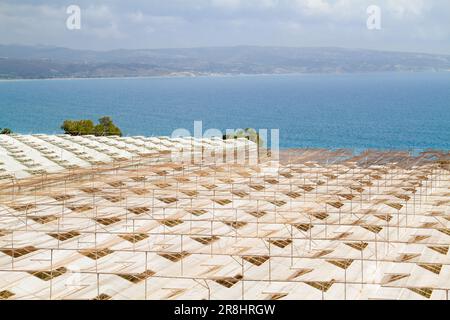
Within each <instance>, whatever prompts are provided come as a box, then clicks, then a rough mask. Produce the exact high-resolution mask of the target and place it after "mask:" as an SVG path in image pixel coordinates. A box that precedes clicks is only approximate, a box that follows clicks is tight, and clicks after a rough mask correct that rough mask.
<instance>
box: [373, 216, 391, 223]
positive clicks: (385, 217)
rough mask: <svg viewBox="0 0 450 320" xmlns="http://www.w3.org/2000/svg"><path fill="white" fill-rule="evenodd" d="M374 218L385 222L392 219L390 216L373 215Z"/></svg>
mask: <svg viewBox="0 0 450 320" xmlns="http://www.w3.org/2000/svg"><path fill="white" fill-rule="evenodd" d="M374 216H375V217H377V218H378V219H380V220H383V221H386V222H389V221H391V220H392V218H393V217H392V216H391V215H390V214H375V215H374Z"/></svg>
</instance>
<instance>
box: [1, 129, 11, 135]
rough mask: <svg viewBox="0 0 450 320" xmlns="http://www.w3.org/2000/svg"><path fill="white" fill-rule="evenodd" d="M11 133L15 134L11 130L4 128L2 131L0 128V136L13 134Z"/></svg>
mask: <svg viewBox="0 0 450 320" xmlns="http://www.w3.org/2000/svg"><path fill="white" fill-rule="evenodd" d="M11 133H13V132H12V130H11V129H9V128H3V130H2V128H0V134H11Z"/></svg>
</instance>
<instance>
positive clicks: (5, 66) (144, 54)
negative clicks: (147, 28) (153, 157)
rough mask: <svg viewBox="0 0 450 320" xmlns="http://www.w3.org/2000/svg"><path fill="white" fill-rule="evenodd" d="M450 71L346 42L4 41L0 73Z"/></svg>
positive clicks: (444, 62) (431, 60)
mask: <svg viewBox="0 0 450 320" xmlns="http://www.w3.org/2000/svg"><path fill="white" fill-rule="evenodd" d="M384 71H406V72H419V71H450V55H434V54H424V53H405V52H387V51H375V50H362V49H343V48H292V47H255V46H239V47H213V48H186V49H145V50H111V51H91V50H74V49H68V48H61V47H49V46H19V45H0V79H42V78H90V77H141V76H180V75H185V76H201V75H238V74H250V75H252V74H290V73H358V72H360V73H365V72H384Z"/></svg>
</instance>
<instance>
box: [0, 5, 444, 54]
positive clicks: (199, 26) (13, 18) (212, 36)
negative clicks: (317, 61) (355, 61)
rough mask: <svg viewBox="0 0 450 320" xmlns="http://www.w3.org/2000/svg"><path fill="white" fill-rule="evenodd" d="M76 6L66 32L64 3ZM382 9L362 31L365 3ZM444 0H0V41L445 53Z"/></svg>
mask: <svg viewBox="0 0 450 320" xmlns="http://www.w3.org/2000/svg"><path fill="white" fill-rule="evenodd" d="M70 4H77V5H79V6H80V7H81V9H82V29H81V30H79V31H68V30H67V29H66V28H65V19H66V17H67V15H66V13H65V8H66V7H67V6H68V5H70ZM371 4H377V5H379V6H380V7H381V9H382V27H383V29H382V30H381V31H368V30H367V29H366V26H365V22H366V18H367V15H366V8H367V7H368V6H369V5H371ZM449 18H450V2H448V1H446V0H377V1H374V0H192V1H185V0H135V1H120V0H109V1H106V0H105V1H99V0H70V1H62V0H56V1H49V0H33V1H31V0H23V1H20V2H17V1H13V0H3V1H2V2H1V3H0V30H1V31H0V43H21V44H48V45H58V46H67V47H72V48H87V49H113V48H159V47H193V46H222V45H223V46H229V45H266V46H270V45H274V46H341V47H364V48H371V49H380V50H402V51H424V52H440V53H450V26H449V21H450V19H449Z"/></svg>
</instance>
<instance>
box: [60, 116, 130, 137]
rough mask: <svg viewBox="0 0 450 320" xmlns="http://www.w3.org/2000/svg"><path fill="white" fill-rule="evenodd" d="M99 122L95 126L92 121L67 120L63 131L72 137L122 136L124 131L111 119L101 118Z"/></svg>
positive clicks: (63, 125)
mask: <svg viewBox="0 0 450 320" xmlns="http://www.w3.org/2000/svg"><path fill="white" fill-rule="evenodd" d="M98 122H99V123H98V124H97V125H94V122H93V121H92V120H65V121H64V122H63V124H62V126H61V129H62V130H64V133H65V134H70V135H72V136H83V135H95V136H122V131H121V130H120V129H119V128H118V127H117V126H116V125H115V124H114V123H113V121H112V119H111V117H101V118H100V119H99V120H98Z"/></svg>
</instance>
